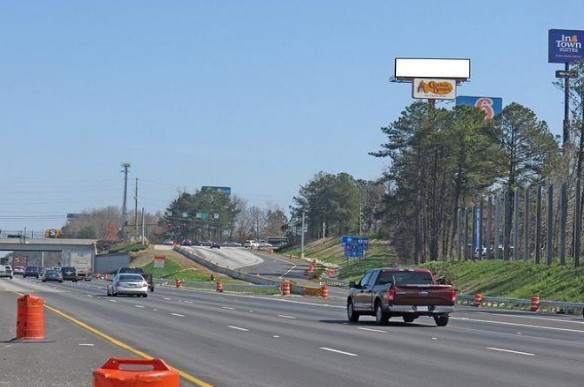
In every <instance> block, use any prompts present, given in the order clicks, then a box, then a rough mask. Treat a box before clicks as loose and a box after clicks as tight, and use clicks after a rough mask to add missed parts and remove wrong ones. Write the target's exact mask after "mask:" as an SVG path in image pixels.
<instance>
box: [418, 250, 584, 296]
mask: <svg viewBox="0 0 584 387" xmlns="http://www.w3.org/2000/svg"><path fill="white" fill-rule="evenodd" d="M422 266H423V267H427V268H430V269H431V270H434V271H435V272H436V273H437V274H438V275H440V276H444V277H445V278H446V280H447V281H448V282H449V283H452V284H454V285H455V286H456V287H457V289H458V291H459V292H460V293H464V294H475V293H481V294H483V295H484V296H492V297H508V298H530V297H532V296H535V295H538V296H539V297H540V298H541V299H544V300H554V301H571V302H582V301H584V268H582V267H581V268H574V267H572V266H560V265H559V263H558V262H553V263H552V264H551V265H546V264H539V265H536V264H535V263H534V262H533V261H503V260H500V259H492V260H481V261H466V262H430V263H426V264H424V265H422Z"/></svg>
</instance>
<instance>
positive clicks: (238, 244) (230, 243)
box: [221, 241, 241, 247]
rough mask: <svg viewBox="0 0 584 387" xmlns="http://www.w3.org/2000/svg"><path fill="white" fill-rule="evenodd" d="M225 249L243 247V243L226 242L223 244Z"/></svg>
mask: <svg viewBox="0 0 584 387" xmlns="http://www.w3.org/2000/svg"><path fill="white" fill-rule="evenodd" d="M221 246H224V247H241V243H239V242H234V241H225V242H223V243H222V244H221Z"/></svg>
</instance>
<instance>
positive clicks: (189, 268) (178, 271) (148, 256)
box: [129, 246, 242, 283]
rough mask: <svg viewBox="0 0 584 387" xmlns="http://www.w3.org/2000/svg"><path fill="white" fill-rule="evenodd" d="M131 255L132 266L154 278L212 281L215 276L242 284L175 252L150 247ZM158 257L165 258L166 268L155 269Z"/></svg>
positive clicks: (224, 280) (225, 281)
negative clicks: (139, 268)
mask: <svg viewBox="0 0 584 387" xmlns="http://www.w3.org/2000/svg"><path fill="white" fill-rule="evenodd" d="M129 254H130V256H131V257H132V261H131V262H130V266H134V267H141V268H142V269H144V271H145V272H146V273H149V274H152V276H153V277H154V278H165V279H170V280H174V279H182V280H190V281H212V279H211V276H212V275H213V276H214V277H215V279H221V280H222V281H223V282H224V283H241V282H242V281H239V280H235V279H232V278H230V277H227V276H224V275H223V274H218V273H215V272H213V271H211V270H209V269H207V268H206V267H204V266H202V265H199V264H198V263H196V262H195V261H192V260H190V259H188V258H187V257H185V256H184V255H182V254H179V253H177V252H176V251H174V250H155V249H154V248H153V247H152V246H150V247H148V248H147V249H144V250H140V251H134V252H130V253H129ZM156 255H164V256H165V259H164V261H165V262H164V268H162V269H158V268H155V267H154V257H155V256H156Z"/></svg>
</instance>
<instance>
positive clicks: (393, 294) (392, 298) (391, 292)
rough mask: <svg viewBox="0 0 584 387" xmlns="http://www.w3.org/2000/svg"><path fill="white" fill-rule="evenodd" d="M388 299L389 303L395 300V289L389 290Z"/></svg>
mask: <svg viewBox="0 0 584 387" xmlns="http://www.w3.org/2000/svg"><path fill="white" fill-rule="evenodd" d="M386 298H387V300H388V301H393V300H395V289H394V288H393V287H391V288H389V289H387V293H386Z"/></svg>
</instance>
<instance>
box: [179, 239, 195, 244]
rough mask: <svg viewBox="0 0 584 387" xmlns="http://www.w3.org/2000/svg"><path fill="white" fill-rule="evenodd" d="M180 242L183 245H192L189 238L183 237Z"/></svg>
mask: <svg viewBox="0 0 584 387" xmlns="http://www.w3.org/2000/svg"><path fill="white" fill-rule="evenodd" d="M180 244H181V245H183V246H192V245H193V241H191V240H190V239H183V240H182V242H181V243H180Z"/></svg>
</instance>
